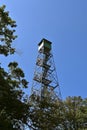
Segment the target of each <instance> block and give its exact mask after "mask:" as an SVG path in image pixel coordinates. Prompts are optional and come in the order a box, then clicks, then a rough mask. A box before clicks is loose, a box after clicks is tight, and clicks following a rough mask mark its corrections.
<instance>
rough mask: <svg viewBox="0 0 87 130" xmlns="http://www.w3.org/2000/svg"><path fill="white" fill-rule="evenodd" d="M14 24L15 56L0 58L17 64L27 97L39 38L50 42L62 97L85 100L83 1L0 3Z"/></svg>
mask: <svg viewBox="0 0 87 130" xmlns="http://www.w3.org/2000/svg"><path fill="white" fill-rule="evenodd" d="M2 4H5V5H7V7H6V10H9V11H10V16H11V17H12V18H13V19H15V20H16V22H17V25H18V26H17V29H16V30H17V31H16V34H17V35H18V38H17V40H16V41H15V42H14V45H13V46H14V47H16V49H17V53H16V54H15V55H14V56H9V57H8V58H5V57H1V61H2V64H4V66H5V67H6V64H7V63H8V61H10V60H11V61H14V60H15V61H18V63H19V65H20V67H22V69H23V70H24V72H25V75H26V78H27V80H28V81H29V82H30V83H29V88H28V90H27V93H29V94H30V88H31V86H32V79H33V73H34V68H35V62H36V57H37V54H38V52H37V47H38V46H37V45H38V43H39V41H40V40H41V39H42V38H46V39H48V40H49V41H51V42H52V43H53V44H52V49H53V55H54V60H55V65H56V70H57V75H58V79H59V84H60V89H61V93H62V97H63V98H65V97H67V96H82V97H83V98H85V97H87V0H26V1H25V0H18V1H16V0H12V1H10V0H8V1H6V0H1V1H0V5H2Z"/></svg>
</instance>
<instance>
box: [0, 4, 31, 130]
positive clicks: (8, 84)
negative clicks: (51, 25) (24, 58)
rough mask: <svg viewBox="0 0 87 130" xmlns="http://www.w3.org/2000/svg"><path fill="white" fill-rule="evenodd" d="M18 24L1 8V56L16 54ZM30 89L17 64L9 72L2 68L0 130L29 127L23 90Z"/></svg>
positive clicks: (20, 129) (0, 80) (27, 108)
mask: <svg viewBox="0 0 87 130" xmlns="http://www.w3.org/2000/svg"><path fill="white" fill-rule="evenodd" d="M15 27H16V22H15V21H14V20H12V18H11V17H10V16H9V12H6V11H5V6H2V7H0V54H1V55H4V56H8V55H9V54H14V53H15V48H12V42H13V40H15V39H16V37H17V36H16V35H15V34H14V33H15V29H14V28H15ZM27 87H28V82H27V80H26V79H25V75H24V72H23V71H22V69H21V68H19V66H18V63H17V62H10V63H9V65H8V72H6V71H5V69H4V68H3V67H2V66H1V67H0V129H1V130H13V129H14V130H23V129H24V127H25V125H27V119H28V115H29V105H28V104H27V102H26V100H27V98H26V95H25V93H24V92H23V88H27Z"/></svg>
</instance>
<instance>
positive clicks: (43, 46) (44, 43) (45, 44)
mask: <svg viewBox="0 0 87 130" xmlns="http://www.w3.org/2000/svg"><path fill="white" fill-rule="evenodd" d="M51 44H52V43H51V42H50V41H48V40H46V39H42V40H41V42H40V43H39V44H38V51H39V52H42V53H49V52H50V50H51Z"/></svg>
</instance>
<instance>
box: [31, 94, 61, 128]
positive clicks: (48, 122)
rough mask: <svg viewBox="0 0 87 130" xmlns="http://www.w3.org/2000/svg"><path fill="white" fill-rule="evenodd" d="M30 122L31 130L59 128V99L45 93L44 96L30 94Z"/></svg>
mask: <svg viewBox="0 0 87 130" xmlns="http://www.w3.org/2000/svg"><path fill="white" fill-rule="evenodd" d="M29 103H30V105H31V107H30V116H29V117H30V122H31V126H32V128H33V130H38V129H39V130H59V128H61V122H62V120H63V113H62V107H63V105H62V102H61V100H60V99H58V98H55V97H54V96H52V95H50V93H49V92H47V93H45V97H43V98H41V97H40V96H39V95H34V94H33V95H31V97H30V102H29Z"/></svg>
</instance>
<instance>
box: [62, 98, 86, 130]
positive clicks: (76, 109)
mask: <svg viewBox="0 0 87 130" xmlns="http://www.w3.org/2000/svg"><path fill="white" fill-rule="evenodd" d="M86 103H87V101H86V100H83V99H82V98H81V96H79V97H76V96H74V97H70V96H69V97H67V98H66V100H65V101H64V117H65V119H64V129H65V130H80V129H81V130H82V129H84V125H85V124H86V123H87V105H86Z"/></svg>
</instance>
